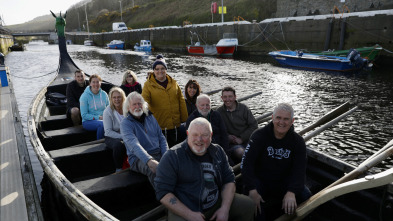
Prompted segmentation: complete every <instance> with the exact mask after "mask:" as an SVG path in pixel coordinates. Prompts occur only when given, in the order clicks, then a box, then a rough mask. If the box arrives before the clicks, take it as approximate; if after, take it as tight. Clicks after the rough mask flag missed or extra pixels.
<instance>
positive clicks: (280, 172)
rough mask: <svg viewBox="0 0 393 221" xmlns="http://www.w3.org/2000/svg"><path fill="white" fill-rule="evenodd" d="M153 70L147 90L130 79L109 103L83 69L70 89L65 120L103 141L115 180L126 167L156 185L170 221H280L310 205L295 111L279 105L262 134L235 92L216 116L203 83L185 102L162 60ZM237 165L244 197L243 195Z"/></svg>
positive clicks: (190, 88) (192, 87) (192, 86)
mask: <svg viewBox="0 0 393 221" xmlns="http://www.w3.org/2000/svg"><path fill="white" fill-rule="evenodd" d="M152 68H153V73H151V74H149V75H148V77H147V81H146V82H145V84H144V86H143V88H142V87H141V84H140V83H138V81H137V78H136V75H135V73H134V72H132V71H126V73H125V74H124V76H123V81H122V85H121V86H120V87H113V88H112V89H111V90H110V91H109V96H108V94H107V93H106V92H105V91H104V90H102V89H101V82H102V79H101V78H100V76H98V75H92V76H90V78H89V81H86V80H85V75H84V73H83V71H81V70H77V71H76V72H75V80H74V81H72V82H71V83H69V85H68V87H67V116H68V117H69V118H70V119H71V120H72V122H73V123H74V125H77V124H80V122H82V126H83V128H85V129H86V130H89V131H96V133H97V139H102V138H105V144H106V145H107V147H108V148H110V149H111V150H112V153H113V159H114V163H115V167H116V172H119V171H121V170H122V168H123V167H124V166H123V165H124V162H125V159H126V160H127V161H128V163H129V165H130V170H132V171H135V172H138V173H142V174H144V175H146V176H147V177H148V180H149V181H150V183H151V185H152V186H153V187H154V188H155V191H156V197H157V200H159V201H160V202H161V203H162V204H163V205H164V206H166V207H167V208H168V211H169V212H168V219H169V220H208V219H209V220H228V219H230V220H254V219H255V220H272V219H274V218H277V217H278V216H280V215H281V214H282V213H288V214H292V213H294V212H295V210H296V207H297V205H298V203H300V202H302V201H304V200H306V199H307V198H309V197H310V196H311V193H310V191H309V190H308V189H307V187H305V170H306V147H305V143H304V140H303V139H302V137H301V136H299V135H298V134H297V133H296V132H295V131H294V127H293V122H294V112H293V109H292V107H291V106H290V105H289V104H285V103H281V104H279V105H278V106H277V107H276V108H275V109H274V112H273V115H272V122H270V123H269V124H268V125H267V126H265V127H262V128H259V129H258V123H257V121H256V120H255V118H254V116H253V115H252V113H251V111H250V109H249V108H248V107H247V106H246V105H244V104H241V103H239V102H237V100H236V92H235V90H234V89H233V88H232V87H225V88H224V89H223V90H222V91H221V98H222V101H223V105H222V106H221V107H219V108H218V109H217V110H216V111H215V110H212V109H211V105H210V103H211V100H210V97H209V96H208V95H206V94H202V93H201V88H200V85H199V84H198V82H197V81H195V80H190V81H188V83H187V84H186V85H185V91H184V96H183V93H182V91H181V89H180V87H179V85H178V84H177V82H176V80H175V79H173V78H172V77H171V76H169V75H168V74H167V64H166V62H165V60H164V58H163V57H162V56H161V55H159V56H157V60H156V61H155V62H154V63H153V65H152ZM182 127H184V128H185V130H184V129H182ZM185 131H186V132H185ZM184 133H186V134H184ZM238 162H241V168H242V175H243V184H244V190H243V192H244V194H237V193H235V191H236V186H235V175H234V173H233V170H232V166H234V164H235V163H238ZM241 192H242V191H241ZM280 202H281V204H280Z"/></svg>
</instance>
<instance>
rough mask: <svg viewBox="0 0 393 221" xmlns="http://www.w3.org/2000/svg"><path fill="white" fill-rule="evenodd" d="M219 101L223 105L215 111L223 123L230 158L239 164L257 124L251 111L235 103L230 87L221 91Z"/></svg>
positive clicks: (234, 96) (234, 94)
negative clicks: (220, 100)
mask: <svg viewBox="0 0 393 221" xmlns="http://www.w3.org/2000/svg"><path fill="white" fill-rule="evenodd" d="M221 99H222V101H223V102H224V104H223V105H222V106H221V107H219V108H218V109H217V111H218V113H220V114H221V118H222V119H223V121H224V122H225V126H226V129H227V132H228V140H229V149H230V152H231V157H232V159H233V160H234V161H235V162H236V161H238V162H240V160H241V158H242V156H243V154H244V150H245V148H246V146H247V143H248V140H249V139H250V136H251V134H252V132H254V130H256V129H257V128H258V123H257V121H256V120H255V117H254V115H252V113H251V110H250V109H249V108H248V107H247V106H246V105H244V104H241V103H239V102H237V101H236V92H235V89H233V88H232V87H225V88H224V89H222V95H221Z"/></svg>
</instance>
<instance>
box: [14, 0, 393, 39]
mask: <svg viewBox="0 0 393 221" xmlns="http://www.w3.org/2000/svg"><path fill="white" fill-rule="evenodd" d="M216 2H217V3H218V5H220V4H221V1H220V0H216ZM211 3H212V1H211V0H122V1H121V4H122V7H121V8H122V14H120V3H119V1H113V0H82V1H80V2H79V3H77V4H75V5H73V6H72V7H70V8H69V9H64V11H63V13H64V12H65V10H67V26H66V31H78V30H81V31H86V30H87V28H86V14H87V17H88V20H89V27H90V31H91V32H102V31H111V30H112V23H113V22H118V21H121V18H122V19H123V21H124V22H125V23H126V24H127V26H128V27H129V28H132V29H137V28H147V27H151V26H154V27H159V26H172V25H175V26H180V25H182V24H183V22H184V21H188V22H190V23H192V24H200V23H210V22H212V19H213V21H214V22H220V21H221V15H220V14H218V13H217V14H213V16H212V14H211V12H210V6H211ZM355 3H356V4H355ZM343 4H344V5H343ZM336 5H338V7H336ZM224 6H226V8H227V14H225V16H224V20H225V21H233V20H234V19H235V18H236V19H240V20H242V19H244V20H247V21H252V20H256V21H258V22H259V21H262V20H264V19H266V18H274V17H287V16H305V15H318V14H331V13H333V9H334V7H335V9H334V11H335V13H336V14H339V11H336V10H344V9H348V10H349V11H350V12H356V11H368V10H383V9H391V8H393V3H392V1H391V0H380V1H379V4H378V5H377V6H375V5H374V4H373V1H372V0H353V2H352V4H348V6H346V5H345V3H337V1H336V2H335V1H309V0H296V1H294V0H224ZM345 7H346V8H345ZM85 8H86V11H87V13H85ZM55 13H56V14H57V13H59V12H55ZM7 28H9V29H11V30H13V31H48V30H53V29H54V18H53V17H52V16H51V15H50V14H49V13H48V15H44V16H40V17H37V18H35V19H34V20H32V21H29V22H26V23H23V24H19V25H11V26H7Z"/></svg>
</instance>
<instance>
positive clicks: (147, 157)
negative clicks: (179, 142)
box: [120, 92, 168, 187]
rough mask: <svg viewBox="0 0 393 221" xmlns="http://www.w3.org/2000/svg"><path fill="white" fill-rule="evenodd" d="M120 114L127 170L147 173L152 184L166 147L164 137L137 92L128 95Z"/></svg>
mask: <svg viewBox="0 0 393 221" xmlns="http://www.w3.org/2000/svg"><path fill="white" fill-rule="evenodd" d="M123 114H124V116H125V118H124V119H123V120H122V121H121V123H120V133H121V135H122V137H123V142H124V144H125V146H126V148H127V155H128V162H129V163H130V169H131V170H132V171H135V172H139V173H142V174H144V175H146V176H148V178H149V181H150V183H151V184H152V185H153V187H154V177H155V175H156V169H157V166H158V162H159V161H160V159H161V157H162V155H164V153H165V152H166V151H167V150H168V144H167V142H166V139H165V136H164V135H163V134H162V131H161V128H160V126H159V125H158V122H157V120H156V119H155V118H154V116H153V115H152V113H151V112H149V111H148V109H147V103H146V102H145V100H144V99H143V97H142V95H140V94H139V93H138V92H132V93H130V94H129V95H128V96H127V98H126V101H125V102H124V104H123Z"/></svg>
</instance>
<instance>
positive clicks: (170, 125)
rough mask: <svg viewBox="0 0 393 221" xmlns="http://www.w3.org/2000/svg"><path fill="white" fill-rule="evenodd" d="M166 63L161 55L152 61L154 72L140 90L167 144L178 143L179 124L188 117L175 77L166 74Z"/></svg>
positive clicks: (179, 138) (179, 137) (179, 136)
mask: <svg viewBox="0 0 393 221" xmlns="http://www.w3.org/2000/svg"><path fill="white" fill-rule="evenodd" d="M166 71H167V65H166V63H165V60H164V58H163V57H162V55H158V56H157V60H156V61H155V62H154V63H153V72H154V74H152V75H150V76H149V78H148V79H147V81H146V82H145V84H144V86H143V90H142V96H143V99H145V101H146V102H147V103H148V104H149V110H150V111H151V112H153V115H154V117H155V118H156V119H157V121H158V124H159V125H160V127H161V130H162V133H163V134H164V135H165V137H166V139H167V142H168V146H169V147H172V146H174V145H175V144H178V143H180V142H181V141H183V140H181V139H182V138H183V137H184V136H182V135H181V134H180V131H179V127H180V124H181V123H183V122H185V121H186V120H187V118H188V113H187V106H186V102H185V101H184V97H183V94H182V92H181V89H180V87H179V85H178V84H177V82H176V81H175V79H173V78H172V77H171V76H169V75H168V74H167V72H166Z"/></svg>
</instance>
